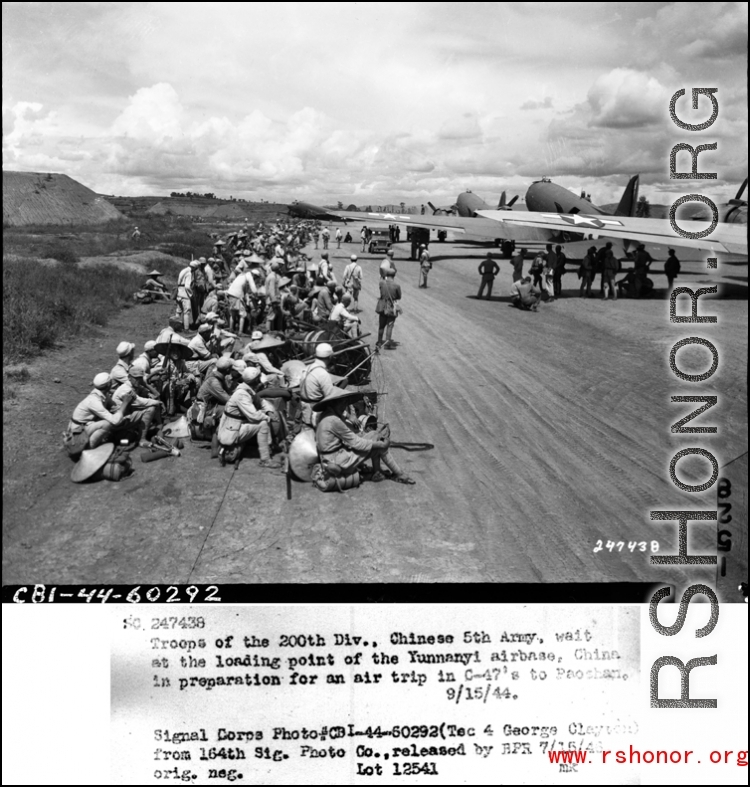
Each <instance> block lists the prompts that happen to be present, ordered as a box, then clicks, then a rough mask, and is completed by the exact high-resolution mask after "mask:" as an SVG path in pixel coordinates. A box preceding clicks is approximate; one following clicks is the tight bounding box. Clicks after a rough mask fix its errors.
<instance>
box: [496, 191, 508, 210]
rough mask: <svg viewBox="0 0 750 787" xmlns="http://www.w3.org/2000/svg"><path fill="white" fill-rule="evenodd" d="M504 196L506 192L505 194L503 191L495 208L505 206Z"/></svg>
mask: <svg viewBox="0 0 750 787" xmlns="http://www.w3.org/2000/svg"><path fill="white" fill-rule="evenodd" d="M505 198H506V194H505V192H503V193H502V194H501V195H500V202H498V203H497V209H498V210H502V209H503V208H504V207H505Z"/></svg>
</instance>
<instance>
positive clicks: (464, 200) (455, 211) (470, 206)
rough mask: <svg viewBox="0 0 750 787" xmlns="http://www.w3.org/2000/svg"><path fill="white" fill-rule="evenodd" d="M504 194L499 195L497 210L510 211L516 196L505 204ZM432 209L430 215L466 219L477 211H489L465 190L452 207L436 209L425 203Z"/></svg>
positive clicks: (477, 198)
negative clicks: (462, 217)
mask: <svg viewBox="0 0 750 787" xmlns="http://www.w3.org/2000/svg"><path fill="white" fill-rule="evenodd" d="M506 198H507V197H506V193H505V192H503V193H502V194H501V195H500V201H499V202H498V204H497V210H511V209H512V208H513V205H515V203H516V200H517V199H518V195H516V196H515V197H513V198H512V199H511V201H510V202H506ZM427 204H428V205H429V206H430V208H431V209H432V215H433V216H436V215H438V214H444V215H451V216H456V215H458V216H464V217H466V218H468V217H470V216H475V215H476V212H477V211H478V210H491V208H490V206H489V205H488V204H487V203H486V202H485V201H484V200H483V199H482V198H481V197H478V196H477V195H476V194H473V193H472V192H471V190H470V189H467V190H466V191H464V192H463V194H459V195H458V197H457V198H456V201H455V202H454V203H453V205H444V206H442V207H440V208H436V207H435V206H434V205H433V204H432V203H431V202H428V203H427Z"/></svg>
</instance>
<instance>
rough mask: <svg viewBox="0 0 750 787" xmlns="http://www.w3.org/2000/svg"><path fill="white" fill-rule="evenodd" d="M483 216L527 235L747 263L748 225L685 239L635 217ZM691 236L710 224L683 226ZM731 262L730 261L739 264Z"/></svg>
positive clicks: (724, 226)
mask: <svg viewBox="0 0 750 787" xmlns="http://www.w3.org/2000/svg"><path fill="white" fill-rule="evenodd" d="M480 215H482V216H484V217H485V218H488V219H492V220H494V221H497V222H501V223H502V224H510V225H513V226H515V227H516V228H518V229H519V231H521V232H523V231H524V230H525V228H526V227H535V228H538V229H541V230H546V231H547V232H551V233H559V232H561V231H572V232H579V233H585V234H586V235H587V236H591V237H597V238H612V239H616V240H620V241H637V242H639V243H653V244H661V245H668V246H681V247H687V248H691V249H699V250H705V251H708V252H711V253H713V254H728V255H733V257H735V260H736V257H739V258H743V257H744V259H745V261H746V259H747V224H740V223H736V222H730V223H727V222H719V224H717V226H716V227H715V228H714V229H713V231H712V232H711V233H710V234H709V235H707V236H706V237H704V238H683V237H682V236H681V235H678V234H677V233H676V232H675V231H674V230H673V229H672V226H671V224H670V223H669V221H668V220H667V219H638V218H633V217H631V216H609V215H601V214H598V215H597V214H583V213H573V214H571V213H523V214H511V213H507V212H505V211H499V210H483V211H480ZM680 226H681V227H682V229H685V230H687V229H689V230H690V232H702V231H704V230H707V229H709V228H710V226H711V222H710V221H700V220H688V221H687V222H682V223H681V224H680ZM735 260H728V261H735Z"/></svg>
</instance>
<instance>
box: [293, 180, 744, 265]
mask: <svg viewBox="0 0 750 787" xmlns="http://www.w3.org/2000/svg"><path fill="white" fill-rule="evenodd" d="M638 181H639V178H638V175H634V176H633V177H632V178H631V179H630V181H629V182H628V185H627V186H626V187H625V190H624V192H623V194H622V197H621V199H620V201H619V203H618V204H617V205H616V206H615V207H614V210H612V209H610V207H611V206H604V207H602V206H598V205H595V204H593V203H592V202H591V201H590V200H589V199H588V198H587V197H586V196H585V195H583V194H582V195H581V196H580V197H579V196H577V195H576V194H574V193H573V192H571V191H569V190H568V189H566V188H564V187H563V186H560V185H557V184H556V183H553V182H552V181H551V180H549V179H548V178H542V179H541V180H538V181H535V182H534V183H532V184H531V186H529V188H528V190H527V192H526V199H525V202H526V211H520V210H514V209H513V206H514V204H515V202H516V200H517V199H518V197H517V196H515V197H513V198H512V199H511V200H510V201H509V202H506V194H505V192H503V194H502V196H501V198H500V202H499V204H498V206H497V207H496V208H493V207H492V206H490V205H488V204H487V203H486V202H485V201H484V200H483V199H482V198H481V197H479V196H478V195H476V194H474V193H473V192H471V191H465V192H463V193H462V194H459V195H458V197H457V199H456V202H455V203H454V204H453V205H450V206H444V207H437V208H436V207H435V206H434V205H432V204H431V203H428V204H429V206H430V208H431V210H432V211H433V213H432V215H415V214H398V213H388V212H384V213H373V212H367V213H360V212H354V211H338V210H329V209H327V208H322V207H320V206H318V205H313V204H311V203H308V202H294V203H292V204H291V205H290V206H289V212H290V215H292V216H298V217H300V218H308V219H321V220H323V221H336V220H338V221H344V222H348V221H362V222H366V223H374V222H377V223H388V224H405V225H407V226H410V227H421V228H427V229H434V230H450V231H452V232H454V233H460V234H462V236H463V237H465V238H467V239H476V240H485V241H487V240H491V241H494V242H495V243H499V242H500V241H501V240H506V239H507V240H513V241H516V245H518V244H519V243H524V242H526V243H534V244H536V243H540V242H547V241H548V242H557V243H559V242H561V241H562V242H574V241H578V240H584V239H593V238H611V239H613V240H616V241H619V243H620V244H622V247H623V249H624V250H625V251H627V250H628V247H629V245H630V244H631V243H633V242H637V243H645V244H661V245H670V246H680V247H688V248H693V249H700V250H705V251H708V252H710V253H719V254H723V255H731V257H732V258H733V259H736V258H737V257H740V258H741V257H744V258H745V260H746V258H747V201H746V200H745V199H743V195H744V192H745V189H746V187H747V178H745V181H744V182H743V184H742V186H741V187H740V189H739V191H738V192H737V195H736V196H735V197H734V199H731V200H729V201H728V202H726V203H723V204H721V205H717V209H718V214H719V223H718V224H717V225H716V226H715V227H713V229H712V230H711V232H710V233H707V234H706V236H705V237H702V238H685V237H682V236H681V235H679V234H678V233H676V232H675V231H674V230H673V228H672V226H671V223H670V221H669V220H668V219H656V218H654V219H652V218H638V217H636V210H637V206H638ZM711 225H712V222H711V221H710V220H707V219H706V218H705V210H704V209H703V208H702V207H701V208H699V209H698V210H693V211H692V212H691V213H689V214H688V216H687V218H683V219H681V220H680V221H679V226H680V227H681V228H682V229H683V230H688V229H689V230H690V232H691V233H696V232H703V231H705V230H707V229H709V228H711Z"/></svg>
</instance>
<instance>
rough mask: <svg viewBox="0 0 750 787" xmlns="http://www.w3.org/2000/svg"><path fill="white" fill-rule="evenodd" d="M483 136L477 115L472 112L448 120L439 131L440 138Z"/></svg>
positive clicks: (474, 137)
mask: <svg viewBox="0 0 750 787" xmlns="http://www.w3.org/2000/svg"><path fill="white" fill-rule="evenodd" d="M481 136H482V129H481V128H480V126H479V121H478V120H477V116H476V115H475V114H473V113H471V112H467V113H465V114H464V115H463V116H462V117H459V118H451V119H450V120H446V121H445V122H444V123H443V125H442V126H441V127H440V131H439V132H438V138H439V139H476V138H477V137H481Z"/></svg>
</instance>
